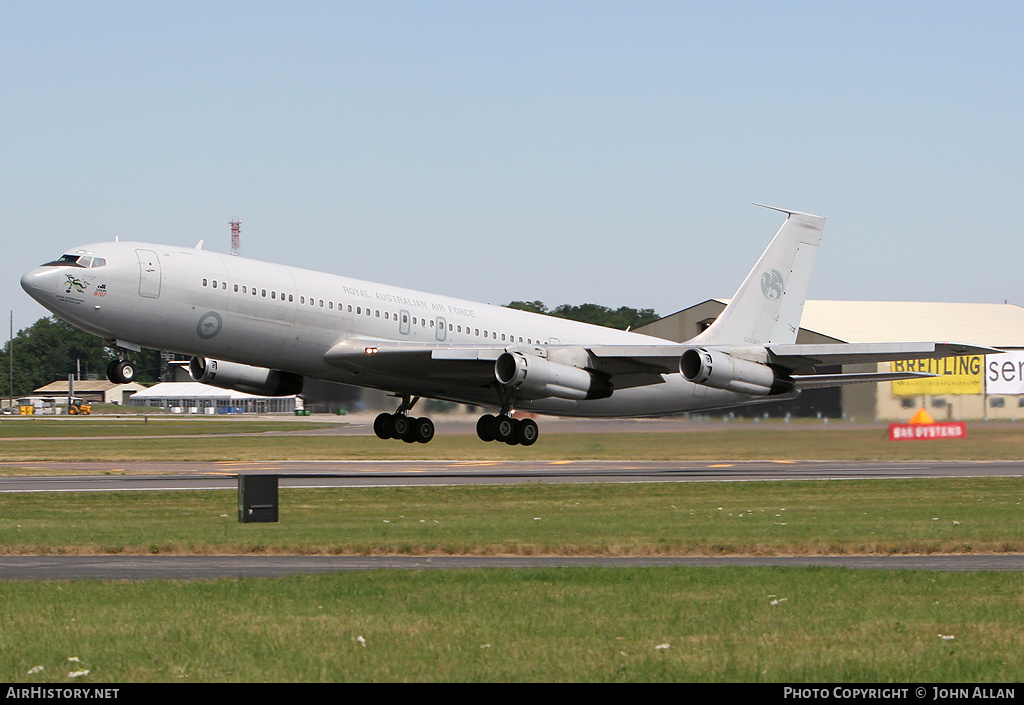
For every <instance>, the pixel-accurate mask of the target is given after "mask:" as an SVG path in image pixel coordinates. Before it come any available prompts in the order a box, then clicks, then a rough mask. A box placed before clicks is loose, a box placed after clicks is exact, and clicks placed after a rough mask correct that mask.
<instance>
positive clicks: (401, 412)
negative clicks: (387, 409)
mask: <svg viewBox="0 0 1024 705" xmlns="http://www.w3.org/2000/svg"><path fill="white" fill-rule="evenodd" d="M419 399H420V398H419V397H416V398H415V399H412V400H411V401H410V399H409V397H408V396H403V397H402V403H401V404H400V405H399V407H398V411H396V412H395V413H393V414H388V413H384V414H380V415H379V416H377V418H376V419H374V420H373V432H374V433H375V434H377V438H384V439H386V438H394V439H400V440H403V441H405V442H406V443H430V441H431V439H433V437H434V422H433V421H431V420H430V419H428V418H427V417H426V416H422V417H420V418H418V419H414V418H410V417H409V412H410V411H412V407H413V406H414V405H415V404H416V402H417V401H419Z"/></svg>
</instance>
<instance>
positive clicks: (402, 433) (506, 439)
mask: <svg viewBox="0 0 1024 705" xmlns="http://www.w3.org/2000/svg"><path fill="white" fill-rule="evenodd" d="M395 396H398V395H397V394H396V395H395ZM401 399H402V403H401V404H400V405H399V406H398V410H397V411H396V412H395V413H393V414H388V413H386V412H385V413H383V414H379V415H378V416H377V418H375V419H374V420H373V432H374V433H375V434H376V435H377V438H383V439H387V438H394V439H397V440H402V441H405V442H406V443H429V442H430V441H431V439H433V437H434V422H433V421H431V420H430V419H428V418H427V417H425V416H423V417H420V418H418V419H417V418H412V417H410V416H409V412H410V411H412V407H413V406H415V405H416V402H418V401H419V399H420V398H419V397H414V398H410V397H409V395H402V397H401ZM511 414H512V410H511V409H510V408H505V409H502V410H501V413H500V414H498V415H497V416H492V415H491V414H484V415H483V416H481V417H480V419H479V420H478V421H477V422H476V435H477V436H479V438H480V440H482V441H501V442H502V443H508V444H509V445H510V446H515V445H523V446H532V445H533V444H534V443H536V442H537V436H538V435H540V430H539V429H538V428H537V422H536V421H534V420H533V419H514V418H512V415H511Z"/></svg>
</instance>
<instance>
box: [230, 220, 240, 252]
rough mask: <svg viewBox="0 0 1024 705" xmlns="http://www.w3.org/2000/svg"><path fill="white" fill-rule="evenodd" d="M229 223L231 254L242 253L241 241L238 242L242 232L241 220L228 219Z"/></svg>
mask: <svg viewBox="0 0 1024 705" xmlns="http://www.w3.org/2000/svg"><path fill="white" fill-rule="evenodd" d="M230 223H231V254H233V255H241V254H242V243H241V242H240V240H241V233H242V221H240V220H232V221H230Z"/></svg>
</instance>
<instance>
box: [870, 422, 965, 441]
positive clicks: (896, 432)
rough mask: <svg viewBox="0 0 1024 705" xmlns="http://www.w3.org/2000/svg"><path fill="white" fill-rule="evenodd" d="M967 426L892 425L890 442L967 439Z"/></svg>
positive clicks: (890, 427) (957, 424)
mask: <svg viewBox="0 0 1024 705" xmlns="http://www.w3.org/2000/svg"><path fill="white" fill-rule="evenodd" d="M966 436H967V425H966V424H965V423H964V422H963V421H955V422H950V423H929V424H923V423H891V424H889V440H890V441H934V440H938V439H940V438H965V437H966Z"/></svg>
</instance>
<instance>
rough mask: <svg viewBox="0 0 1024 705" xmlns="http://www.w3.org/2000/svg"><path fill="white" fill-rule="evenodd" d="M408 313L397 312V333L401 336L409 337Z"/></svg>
mask: <svg viewBox="0 0 1024 705" xmlns="http://www.w3.org/2000/svg"><path fill="white" fill-rule="evenodd" d="M409 326H410V323H409V312H408V311H399V312H398V332H399V333H401V334H402V335H409Z"/></svg>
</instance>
